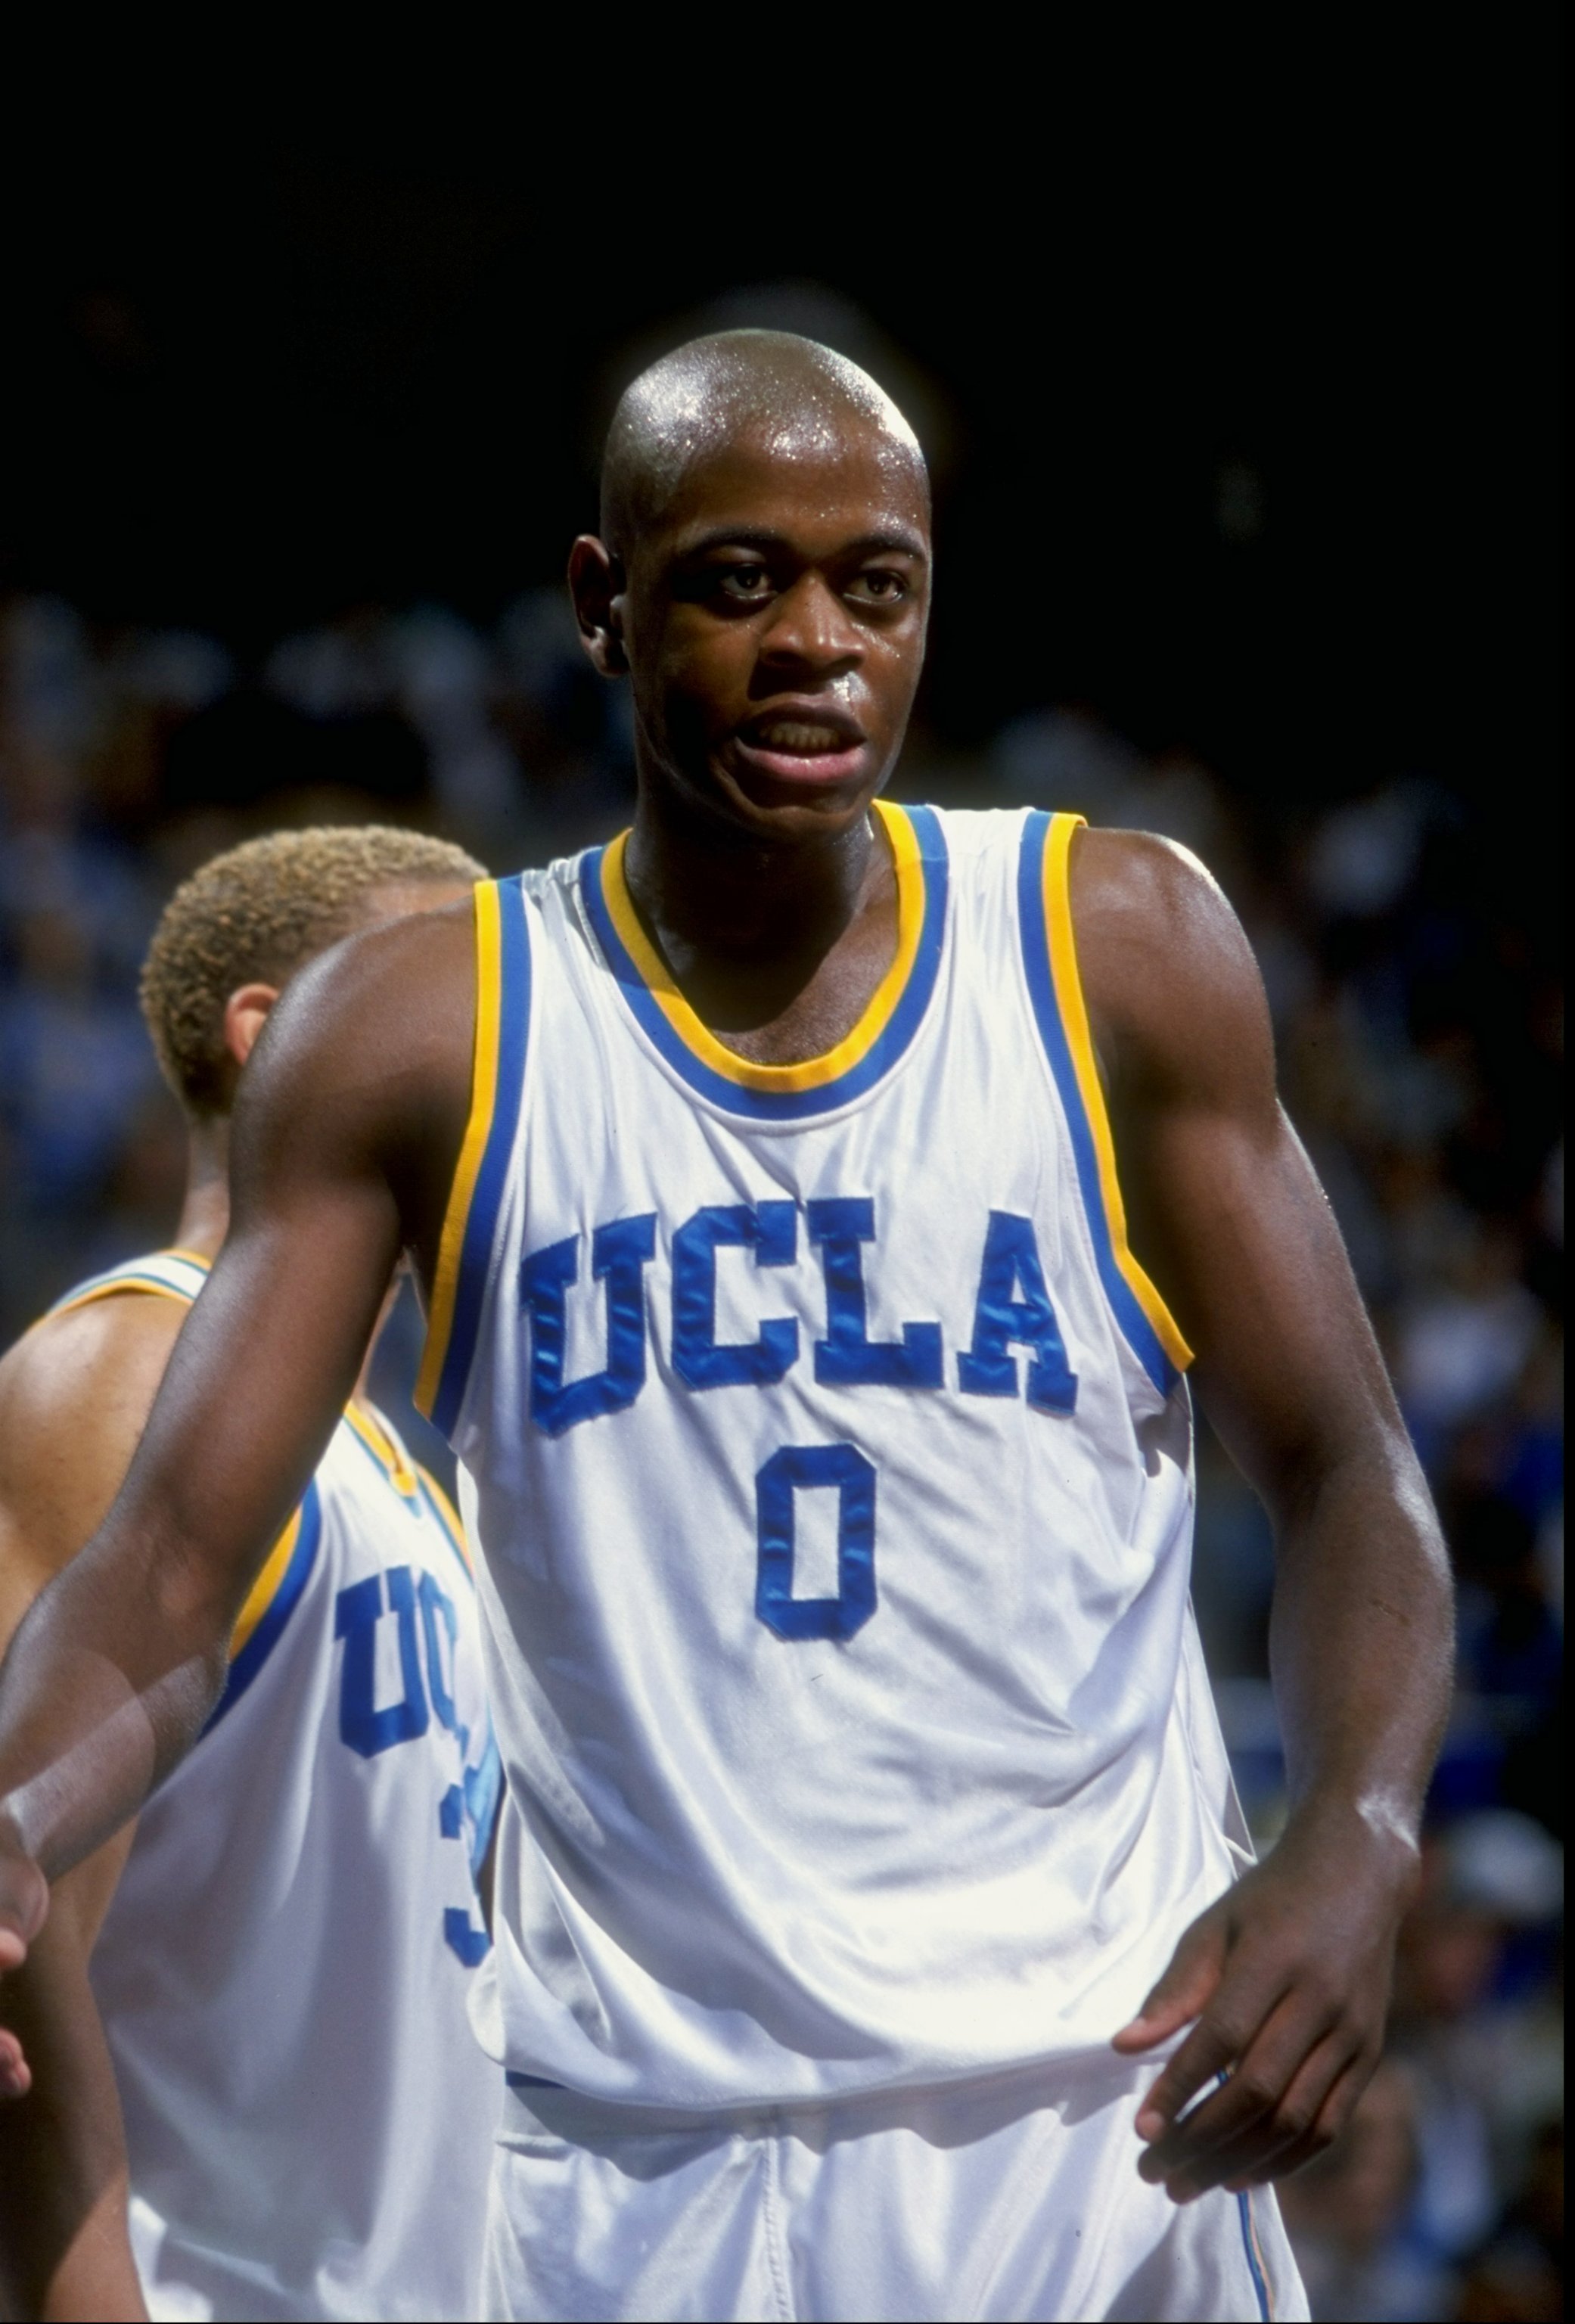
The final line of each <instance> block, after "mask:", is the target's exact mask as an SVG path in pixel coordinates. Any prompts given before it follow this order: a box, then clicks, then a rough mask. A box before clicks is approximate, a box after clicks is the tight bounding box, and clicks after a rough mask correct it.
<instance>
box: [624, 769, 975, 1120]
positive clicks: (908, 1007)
mask: <svg viewBox="0 0 1575 2324" xmlns="http://www.w3.org/2000/svg"><path fill="white" fill-rule="evenodd" d="M902 812H903V814H904V815H906V816H907V818H908V821H909V822H910V824H911V825H912V826H913V830H914V834H915V836H916V840H917V842H918V851H919V860H920V862H921V863H922V865H923V868H924V882H925V900H924V918H923V920H922V922H921V924H920V929H919V939H918V947H917V950H916V954H915V956H914V964H913V969H912V973H910V975H909V977H908V980H907V984H906V986H905V987H904V989H903V991H902V993H901V995H900V997H899V999H898V1001H897V1004H896V1006H895V1007H894V1008H893V1010H892V1011H891V1015H890V1016H889V1019H887V1021H886V1024H885V1025H884V1027H883V1028H881V1031H880V1035H879V1037H877V1038H876V1040H875V1041H874V1042H872V1043H871V1045H870V1047H869V1049H867V1050H866V1052H865V1053H864V1055H863V1056H861V1058H860V1060H859V1062H858V1064H857V1065H852V1066H851V1067H850V1068H849V1070H848V1071H847V1072H846V1073H844V1074H838V1075H837V1076H836V1078H835V1079H834V1080H833V1081H828V1082H823V1083H821V1084H817V1085H816V1086H815V1087H814V1088H811V1089H802V1090H761V1089H751V1088H750V1087H748V1086H747V1085H746V1084H743V1083H742V1082H736V1081H732V1080H730V1079H729V1078H728V1077H727V1076H726V1075H725V1074H720V1073H717V1072H715V1071H714V1069H713V1068H712V1067H711V1066H710V1065H707V1064H706V1063H705V1060H704V1059H703V1058H701V1057H697V1056H695V1052H694V1051H693V1049H691V1048H690V1047H688V1045H687V1043H686V1041H684V1040H683V1038H682V1037H680V1035H679V1034H678V1033H677V1032H676V1031H675V1029H674V1028H673V1026H672V1025H671V1023H670V1022H669V1021H668V1017H667V1014H666V1012H665V1011H664V1010H663V1009H662V1007H661V1005H660V1003H659V1001H657V999H656V997H655V995H654V994H653V993H652V991H651V989H650V987H649V984H648V983H647V982H646V981H645V979H644V977H643V976H642V975H641V974H640V970H639V968H638V967H637V966H636V965H635V963H634V961H633V959H632V957H631V954H630V953H629V950H628V948H627V947H626V945H624V943H623V940H622V937H621V936H620V935H619V933H618V931H617V929H616V928H615V927H614V926H613V918H612V915H611V914H610V913H609V911H608V909H607V905H606V899H605V898H604V896H603V887H602V859H603V856H604V855H605V853H606V852H607V851H606V849H605V848H604V847H597V848H593V849H591V850H590V851H589V852H588V853H586V854H585V856H584V857H583V858H582V860H581V864H580V895H581V898H582V900H583V901H584V904H585V912H586V914H587V916H588V918H589V919H590V922H591V926H592V927H593V928H594V931H595V935H596V941H597V943H598V944H599V945H601V947H602V951H603V955H604V957H605V959H606V962H607V964H608V966H609V967H610V968H611V970H612V971H613V976H614V977H615V978H616V980H617V982H618V985H619V988H620V990H621V991H622V994H623V998H624V1000H625V1001H626V1002H627V1003H628V1006H629V1010H630V1013H631V1015H632V1016H633V1018H634V1019H635V1021H636V1022H637V1023H638V1024H639V1026H640V1029H641V1031H642V1032H643V1033H644V1034H645V1035H646V1037H647V1038H648V1039H649V1041H650V1043H651V1045H652V1047H654V1048H655V1049H656V1050H657V1051H658V1053H659V1056H662V1057H664V1058H665V1059H666V1060H667V1062H668V1065H671V1066H672V1068H673V1070H674V1071H675V1072H676V1073H677V1074H678V1075H679V1076H680V1078H681V1079H682V1080H683V1081H685V1082H686V1083H687V1084H688V1086H689V1087H690V1088H691V1089H692V1090H693V1091H694V1092H695V1094H696V1096H698V1097H703V1098H705V1099H707V1100H709V1102H711V1104H713V1105H714V1106H716V1107H718V1108H720V1109H721V1110H722V1111H723V1112H726V1113H734V1114H741V1115H744V1116H746V1117H748V1118H749V1119H750V1120H754V1121H807V1120H814V1119H815V1116H816V1115H817V1114H823V1113H830V1112H832V1111H834V1110H835V1109H836V1108H837V1107H839V1106H843V1105H847V1104H849V1103H850V1102H852V1100H853V1099H854V1098H859V1097H862V1096H863V1095H864V1094H865V1093H866V1092H867V1091H869V1090H871V1089H873V1088H874V1086H875V1084H876V1083H877V1082H879V1081H880V1079H881V1078H882V1077H883V1076H884V1075H885V1074H888V1073H889V1072H890V1070H891V1068H892V1066H893V1065H896V1064H897V1062H898V1058H899V1057H901V1056H903V1054H904V1052H905V1051H906V1050H907V1048H908V1047H909V1045H910V1044H911V1042H912V1040H913V1037H914V1035H915V1034H916V1032H917V1030H918V1028H919V1027H920V1025H921V1024H922V1023H923V1021H924V1017H925V1011H926V1010H927V1009H928V1007H929V1004H930V996H931V994H932V993H933V992H934V991H935V979H936V976H937V975H938V973H939V971H940V965H941V951H942V945H943V941H944V936H945V930H946V890H947V871H948V864H947V857H946V842H945V838H944V834H943V832H942V829H941V823H940V818H939V816H937V815H936V814H935V810H934V808H933V807H904V808H903V810H902Z"/></svg>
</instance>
